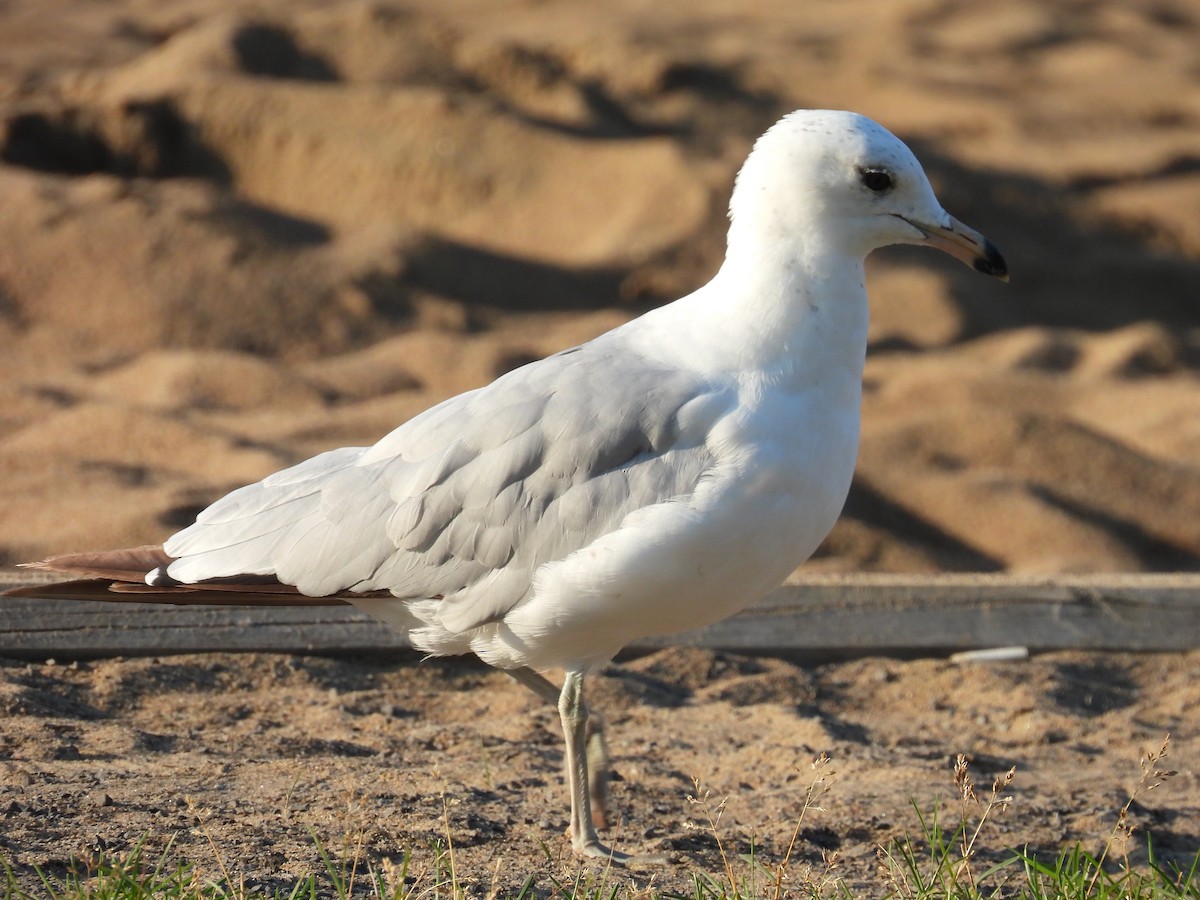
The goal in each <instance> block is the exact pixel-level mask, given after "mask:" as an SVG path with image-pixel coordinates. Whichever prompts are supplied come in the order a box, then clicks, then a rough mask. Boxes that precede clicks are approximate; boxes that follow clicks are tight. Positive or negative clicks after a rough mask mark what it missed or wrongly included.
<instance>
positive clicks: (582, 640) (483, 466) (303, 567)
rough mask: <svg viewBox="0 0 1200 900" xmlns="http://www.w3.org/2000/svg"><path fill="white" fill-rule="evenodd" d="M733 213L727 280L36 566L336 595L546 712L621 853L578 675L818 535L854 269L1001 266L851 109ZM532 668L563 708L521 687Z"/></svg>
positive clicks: (771, 571)
mask: <svg viewBox="0 0 1200 900" xmlns="http://www.w3.org/2000/svg"><path fill="white" fill-rule="evenodd" d="M730 219H731V223H730V228H729V242H728V251H727V253H726V257H725V262H724V264H723V265H722V266H721V269H720V271H718V272H717V274H716V276H715V277H714V278H713V279H712V281H710V282H709V283H708V284H706V285H705V286H704V287H702V288H700V289H699V290H697V291H696V292H695V293H693V294H690V295H688V296H687V297H684V298H683V299H681V300H678V301H676V302H674V303H671V304H669V305H667V306H664V307H661V308H659V309H656V310H654V311H652V312H650V313H648V314H646V315H644V316H642V317H640V318H638V319H635V320H633V321H631V322H629V323H627V324H625V325H622V326H621V327H619V328H616V329H614V330H612V331H610V332H608V333H607V334H604V335H602V336H600V337H598V338H596V339H595V340H593V341H590V342H588V343H586V344H583V345H581V346H579V347H574V348H572V349H569V350H565V351H563V352H562V353H558V354H556V355H554V356H551V357H548V358H546V359H543V360H540V361H538V362H534V363H531V364H529V365H527V366H523V367H521V368H519V369H516V370H514V371H512V372H509V373H508V374H506V375H504V376H502V377H501V378H499V379H497V380H496V381H495V382H493V383H492V384H490V385H488V386H487V387H483V388H480V389H478V390H475V391H470V392H468V393H465V394H462V395H460V396H457V397H454V398H452V399H450V400H447V401H445V402H444V403H441V404H439V405H437V406H435V407H433V408H432V409H429V410H427V411H426V412H424V413H423V414H421V415H419V416H417V417H415V418H413V419H412V420H410V421H408V422H406V423H405V424H403V425H401V426H400V427H399V428H397V429H396V430H395V431H393V432H392V433H391V434H389V435H387V436H386V437H384V438H383V439H382V440H381V441H380V442H379V443H377V444H375V445H374V446H373V447H353V448H344V449H340V450H333V451H331V452H328V453H323V454H321V455H319V456H316V457H314V458H313V459H310V460H308V461H307V462H303V463H300V464H299V465H296V466H294V467H292V468H289V469H286V470H284V471H282V472H279V473H277V474H275V475H272V476H270V477H268V478H266V479H264V480H263V481H261V482H259V483H257V484H252V485H249V486H247V487H244V488H241V489H240V490H237V491H234V492H233V493H231V494H229V495H228V496H226V497H224V498H223V499H221V500H218V501H217V502H216V503H214V504H213V505H212V506H210V507H209V508H208V509H206V510H205V511H204V512H202V513H201V514H200V515H199V517H198V518H197V520H196V522H195V524H193V525H191V526H189V527H188V528H185V529H184V530H183V531H181V532H179V533H178V534H176V535H175V536H174V537H172V538H170V539H169V540H167V541H166V543H165V544H164V545H163V548H162V550H161V551H160V550H158V549H157V548H153V549H152V550H151V551H149V552H148V553H146V552H143V553H142V555H141V556H139V555H138V554H137V552H134V553H133V555H132V556H130V555H129V552H128V551H126V555H125V556H124V557H122V556H119V554H120V553H122V551H114V552H113V555H109V556H105V555H104V554H79V555H76V556H66V557H56V558H54V559H51V560H47V561H46V562H45V563H43V564H42V565H43V566H44V567H47V568H52V569H57V570H62V571H72V572H75V573H76V574H80V575H89V576H91V575H98V576H101V577H106V578H110V579H116V580H117V581H121V580H123V578H124V576H125V575H126V574H128V573H129V572H132V573H133V577H135V578H136V577H140V576H141V575H145V583H146V585H149V587H148V588H147V587H143V588H142V592H143V593H144V594H145V595H146V599H150V597H149V596H148V595H149V594H151V593H155V592H165V593H168V594H171V593H172V592H181V591H184V590H186V589H187V586H188V585H195V584H197V583H199V584H201V585H202V587H203V588H204V589H205V590H204V591H201V593H208V592H211V591H214V590H217V591H221V592H231V593H233V594H234V595H238V594H242V595H243V596H245V597H247V598H249V599H254V598H255V596H261V593H260V594H257V595H256V594H255V593H254V592H270V591H272V590H274V589H275V587H277V586H280V585H282V586H294V588H295V589H296V590H298V592H299V593H300V594H303V595H308V596H312V597H329V596H338V597H343V598H347V599H349V600H350V602H352V603H354V604H355V605H356V606H358V607H361V608H362V609H364V610H366V611H367V612H368V613H370V614H372V615H374V616H377V617H379V618H380V619H383V620H384V621H385V622H387V623H389V624H390V625H391V626H393V627H394V628H397V629H399V630H400V631H402V632H404V633H405V634H407V635H408V638H409V640H410V641H411V642H412V644H413V645H414V646H415V647H417V648H419V649H421V650H424V651H426V652H428V653H431V654H435V655H443V654H458V653H467V652H472V653H475V654H476V655H477V656H479V657H480V658H481V659H483V660H484V661H485V662H487V663H490V664H491V665H493V666H496V667H499V668H501V669H504V670H506V671H509V672H510V673H511V674H513V675H514V677H516V678H518V680H520V681H522V682H523V683H525V684H527V685H529V686H530V687H532V688H533V689H534V690H536V691H538V693H540V694H542V695H543V696H547V697H549V698H551V699H554V700H556V702H557V704H558V708H559V711H560V714H561V717H562V724H563V729H564V733H565V736H566V770H567V778H568V782H569V787H570V794H571V819H570V822H571V834H572V841H573V845H574V849H575V850H576V851H577V852H578V853H580V854H583V855H586V856H592V857H602V858H606V859H613V860H615V861H618V862H628V861H632V860H636V858H633V857H628V856H626V855H625V854H622V853H617V852H615V851H613V850H611V849H609V848H608V847H606V846H605V845H603V844H602V843H601V842H600V839H599V837H598V834H597V831H596V828H595V825H594V824H593V813H594V810H593V808H592V805H593V800H594V799H597V798H598V797H599V796H600V793H601V792H600V791H598V790H597V785H595V784H594V782H596V781H597V780H598V779H599V778H600V777H601V774H602V773H601V771H599V769H600V767H601V765H602V764H598V763H597V762H596V758H595V757H594V758H593V765H592V766H591V767H589V764H588V752H587V751H588V742H589V735H591V736H592V738H593V739H594V737H595V734H594V732H589V731H588V726H587V715H588V713H587V708H586V706H585V705H584V701H583V680H584V677H585V675H586V674H587V673H588V672H591V671H594V670H595V669H596V668H597V667H599V666H601V665H603V664H604V663H606V662H607V661H609V660H610V659H612V657H613V656H614V655H615V654H616V653H617V652H618V651H619V650H620V649H621V648H622V647H623V646H625V645H626V644H627V643H629V642H630V641H632V640H635V639H637V638H642V637H647V636H650V635H664V634H671V633H674V632H679V631H684V630H688V629H693V628H699V627H702V626H704V625H707V624H709V623H711V622H715V621H717V620H719V619H722V618H724V617H726V616H729V615H731V614H733V613H735V612H737V611H738V610H741V609H743V608H744V607H746V606H748V605H749V604H751V603H753V602H754V601H755V600H757V599H759V598H760V597H762V596H763V595H765V594H766V593H767V592H769V591H770V590H772V589H774V588H775V587H776V586H778V585H779V584H780V583H781V582H782V581H783V580H784V578H786V577H787V575H788V574H789V573H790V572H791V571H792V570H793V569H795V568H796V567H797V566H798V565H800V564H801V563H803V562H804V561H805V560H806V559H807V558H808V557H809V556H810V555H811V554H812V553H813V551H814V550H816V548H817V545H818V544H819V543H820V542H821V541H822V540H823V539H824V538H825V536H826V535H827V534H828V533H829V531H830V529H831V528H832V527H833V524H834V522H835V520H836V519H837V517H838V515H839V514H840V512H841V509H842V505H843V503H844V502H845V499H846V495H847V493H848V491H849V488H850V480H851V476H852V473H853V471H854V464H855V458H856V455H857V450H858V439H859V407H860V400H861V393H862V371H863V361H864V357H865V354H866V346H867V294H866V289H865V287H864V271H863V266H864V260H865V258H866V257H867V255H868V254H869V253H870V252H871V251H872V250H874V249H876V248H878V247H882V246H884V245H887V244H901V243H904V244H928V245H930V246H934V247H937V248H939V249H942V250H945V251H947V252H948V253H950V254H952V255H953V256H955V257H957V258H959V259H961V260H963V261H964V262H966V263H967V264H968V265H971V266H973V267H974V268H976V269H978V270H979V271H981V272H984V273H986V274H989V275H994V276H997V277H1000V278H1006V275H1007V269H1006V265H1005V262H1004V260H1003V258H1002V257H1001V256H1000V254H999V252H998V251H997V250H996V248H995V247H994V246H993V245H992V244H991V243H990V242H988V241H987V240H986V239H984V238H983V237H982V236H981V235H979V234H978V233H976V232H975V231H972V230H971V229H969V228H967V227H966V226H964V225H963V224H962V223H960V222H958V221H957V220H956V219H954V218H953V217H951V216H950V215H949V214H948V213H946V212H945V210H943V209H942V207H941V205H940V204H939V203H938V201H937V198H936V197H935V196H934V193H933V190H932V188H931V187H930V185H929V182H928V180H927V179H926V176H925V173H924V172H923V171H922V169H921V166H920V164H919V163H918V162H917V160H916V158H915V157H914V156H913V154H912V153H911V151H910V150H909V149H908V148H907V147H906V146H905V145H904V144H903V143H902V142H901V141H899V140H898V139H897V138H896V137H894V136H893V135H892V134H891V133H889V132H888V131H887V130H886V129H884V128H883V127H882V126H880V125H878V124H876V123H875V122H873V121H871V120H870V119H867V118H865V117H863V116H860V115H856V114H854V113H849V112H836V111H824V110H802V111H799V112H795V113H792V114H791V115H788V116H786V117H785V118H783V119H782V120H781V121H779V122H778V123H777V124H776V125H775V126H774V127H772V128H771V129H770V130H769V131H768V132H767V133H766V134H764V135H763V136H762V137H761V138H760V139H759V140H758V142H757V143H756V144H755V146H754V150H753V152H752V153H751V154H750V156H749V158H748V159H747V160H746V163H745V165H744V166H743V167H742V169H741V171H740V173H739V174H738V177H737V183H736V187H735V189H734V192H733V198H732V201H731V203H730ZM164 553H165V555H164ZM130 560H133V562H132V563H131V562H130ZM138 560H148V561H146V562H144V563H142V564H141V565H142V568H141V569H140V571H138V565H139V563H138ZM160 563H161V564H160ZM147 569H150V571H149V573H148V574H145V573H146V570H147ZM273 586H274V587H273ZM115 589H118V590H119V589H121V586H120V585H117V586H116V587H115ZM125 589H126V590H130V589H133V588H129V587H128V586H125ZM43 590H48V589H43ZM550 668H562V669H563V670H564V671H565V679H564V684H563V686H562V689H561V691H559V690H558V689H557V688H555V687H553V686H552V685H551V684H550V682H548V681H546V680H545V679H544V678H543V677H542V676H540V675H538V674H537V672H538V671H541V670H545V669H550ZM590 768H591V769H592V771H589V769H590ZM590 782H593V783H592V784H591V785H590V788H589V783H590ZM597 802H599V801H598V800H597ZM597 818H602V816H599V815H598V816H597Z"/></svg>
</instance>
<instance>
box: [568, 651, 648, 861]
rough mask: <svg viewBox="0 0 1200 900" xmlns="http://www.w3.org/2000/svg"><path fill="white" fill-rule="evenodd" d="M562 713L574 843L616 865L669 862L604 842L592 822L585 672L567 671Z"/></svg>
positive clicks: (587, 853)
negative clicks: (622, 849) (617, 848)
mask: <svg viewBox="0 0 1200 900" xmlns="http://www.w3.org/2000/svg"><path fill="white" fill-rule="evenodd" d="M558 714H559V716H560V717H561V718H562V725H563V735H564V736H565V737H566V740H567V782H568V786H569V788H570V791H571V846H572V847H573V848H574V850H575V852H576V853H578V854H580V855H581V856H590V857H593V858H596V859H604V860H608V861H609V862H611V863H612V864H614V865H638V864H651V863H653V864H657V863H664V862H666V858H665V857H662V856H630V855H629V854H628V853H620V852H618V851H616V850H613V849H611V848H609V847H606V846H604V845H603V844H602V843H600V836H599V835H598V834H596V826H595V825H594V824H593V823H592V810H591V796H590V794H589V792H588V759H587V718H588V710H587V705H586V704H585V703H584V702H583V673H582V672H570V671H568V672H567V673H566V677H565V678H564V679H563V687H562V693H561V694H559V697H558Z"/></svg>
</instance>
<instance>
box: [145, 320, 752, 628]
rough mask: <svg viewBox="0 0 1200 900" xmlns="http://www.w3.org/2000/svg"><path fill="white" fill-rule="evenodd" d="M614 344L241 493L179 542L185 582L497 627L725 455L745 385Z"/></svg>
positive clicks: (570, 355) (546, 365)
mask: <svg viewBox="0 0 1200 900" xmlns="http://www.w3.org/2000/svg"><path fill="white" fill-rule="evenodd" d="M607 337H608V336H605V338H607ZM605 338H601V339H598V340H596V341H592V342H590V343H588V344H584V345H583V346H581V347H576V348H574V349H572V350H568V351H565V352H563V353H560V354H557V355H555V356H552V357H548V358H547V359H544V360H540V361H539V362H535V363H531V364H530V365H528V366H524V367H522V368H520V369H517V370H514V371H512V372H510V373H508V374H507V375H505V376H503V377H501V378H500V379H498V380H497V381H495V382H493V383H492V384H491V385H489V386H487V387H485V388H481V389H479V390H477V391H472V392H470V393H466V394H462V395H460V396H458V397H454V398H452V399H450V400H448V401H446V402H444V403H442V404H440V405H438V406H435V407H433V408H431V409H429V410H427V411H426V412H424V413H422V414H421V415H419V416H417V417H415V418H413V419H411V420H410V421H408V422H407V423H405V424H404V425H402V426H400V427H399V428H397V429H396V430H395V431H393V432H392V433H391V434H389V435H387V436H386V437H385V438H383V440H381V441H380V442H379V443H378V444H376V445H375V446H373V447H369V448H361V447H352V448H344V449H341V450H334V451H331V452H328V453H324V454H321V455H320V456H316V457H314V458H312V459H310V460H308V461H306V462H303V463H300V464H299V465H297V466H294V467H292V468H290V469H285V470H284V471H282V472H279V473H276V474H275V475H272V476H270V477H269V478H267V479H265V480H264V481H261V482H259V483H257V484H253V485H249V486H247V487H244V488H242V489H240V490H237V491H234V492H233V493H231V494H229V495H228V496H227V497H225V498H224V499H222V500H219V501H217V502H216V503H214V504H213V505H212V506H211V507H209V508H208V509H206V510H205V511H204V512H203V513H201V514H200V516H199V517H198V518H197V521H196V523H195V524H194V525H192V526H190V527H189V528H187V529H185V530H183V531H181V532H180V533H179V534H177V535H175V536H174V537H173V538H171V539H170V540H169V541H167V543H166V544H165V549H166V552H167V553H168V554H170V555H171V556H172V557H176V558H177V559H176V560H175V562H173V563H172V564H171V565H170V567H169V569H168V574H169V576H170V578H172V579H175V580H178V581H180V582H185V583H186V582H195V581H204V580H207V579H211V578H228V577H232V576H249V575H257V576H274V577H276V578H278V579H279V580H280V581H282V582H284V583H285V584H293V585H296V586H297V587H298V588H299V590H300V591H301V592H302V593H305V594H309V595H312V596H323V595H326V594H332V593H335V592H337V591H342V590H351V591H373V590H380V589H384V590H388V591H390V592H391V593H392V594H393V595H395V596H397V597H403V598H441V599H442V602H443V608H442V609H441V611H440V614H439V619H440V621H441V622H442V624H443V625H444V626H445V627H447V628H450V629H451V630H456V631H461V630H465V629H467V628H470V627H473V626H475V625H479V624H482V623H484V622H487V621H492V620H495V619H496V618H498V617H500V616H502V615H503V614H504V613H505V612H506V611H507V610H509V609H511V608H512V606H513V605H514V604H516V603H517V602H518V601H519V600H520V599H521V598H522V597H523V596H524V595H525V594H526V593H527V592H528V590H529V588H530V584H531V582H532V579H533V574H534V572H535V571H536V570H537V568H538V567H539V566H540V565H542V564H543V563H546V562H549V561H552V560H557V559H562V558H563V557H565V556H567V555H568V554H570V553H571V552H573V551H575V550H577V549H579V548H581V547H584V546H586V545H587V544H589V543H590V542H592V541H594V540H595V539H596V538H598V537H600V536H601V535H604V534H606V533H608V532H610V531H612V530H613V529H615V528H617V527H618V526H619V525H620V523H621V521H622V519H623V518H624V517H625V516H626V515H628V514H629V513H630V512H632V511H633V510H635V509H639V508H641V507H644V506H649V505H652V504H656V503H660V502H663V501H667V500H671V499H675V498H685V497H687V496H689V495H690V494H691V493H692V491H693V490H694V489H695V487H696V485H697V483H698V482H699V481H700V479H701V476H702V475H703V474H704V472H705V471H706V470H707V469H708V468H709V467H710V466H711V464H712V454H711V452H710V450H709V448H708V447H707V445H706V443H705V439H706V437H707V435H708V432H709V428H710V427H711V424H712V422H713V421H715V420H716V419H717V418H719V417H720V416H721V415H723V414H724V413H725V412H728V411H729V409H731V408H732V404H733V402H734V398H733V397H731V396H730V392H729V390H728V389H722V388H718V387H715V386H714V385H713V384H711V383H709V382H707V381H706V380H704V379H703V378H702V377H701V376H698V375H696V374H694V373H684V372H680V371H678V370H672V369H667V368H663V367H661V366H656V365H652V364H650V363H647V362H646V361H645V360H644V359H642V358H641V357H638V356H634V355H632V354H631V353H630V352H629V351H628V350H627V349H625V348H624V347H623V346H622V345H621V344H620V343H619V342H616V341H612V340H605Z"/></svg>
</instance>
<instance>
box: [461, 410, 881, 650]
mask: <svg viewBox="0 0 1200 900" xmlns="http://www.w3.org/2000/svg"><path fill="white" fill-rule="evenodd" d="M802 415H803V416H805V418H804V421H806V422H807V424H808V425H809V426H810V427H811V426H814V425H817V426H820V425H823V426H824V427H816V428H811V430H809V431H807V433H806V435H802V436H800V437H797V436H796V433H795V431H794V430H789V429H787V428H786V427H784V425H783V424H781V423H770V430H771V431H772V432H778V433H779V437H776V435H775V434H773V433H772V434H769V435H755V436H754V440H753V441H747V442H745V443H744V444H742V447H741V448H737V449H735V451H734V452H732V453H730V454H729V457H728V459H727V460H726V462H725V463H723V464H722V465H720V466H718V467H717V469H716V470H714V472H713V474H712V477H711V479H706V480H705V481H704V482H702V484H701V487H700V488H699V489H698V490H697V492H696V493H695V494H694V495H693V496H692V497H690V498H687V499H681V500H677V501H672V502H668V503H662V504H658V505H656V506H652V507H648V508H646V509H642V510H639V511H637V512H635V513H633V514H632V515H630V516H629V517H628V518H627V519H626V520H625V522H624V523H623V524H622V526H621V527H620V528H619V529H617V530H616V531H614V532H612V533H610V534H608V535H605V536H604V537H602V538H601V539H599V540H597V541H595V542H594V543H592V544H591V545H589V546H588V547H585V548H583V549H581V550H579V551H576V552H575V553H573V554H571V555H570V556H569V557H567V558H566V559H563V560H560V561H557V562H554V563H550V564H547V565H545V566H543V567H542V568H541V569H540V570H539V571H538V573H537V575H536V577H535V580H534V590H533V591H532V592H531V595H530V597H529V598H528V599H527V600H526V601H524V602H522V603H521V604H519V605H518V606H517V607H516V608H515V609H513V610H512V611H511V612H510V613H508V614H507V615H506V616H505V617H504V621H503V622H502V623H499V624H498V626H497V627H496V629H495V631H494V633H491V634H486V635H485V634H481V635H479V636H478V638H477V639H475V640H473V641H472V643H471V649H472V650H474V651H475V652H476V653H477V654H479V655H480V656H481V657H482V658H483V659H485V660H486V661H488V662H491V663H493V664H495V665H500V666H515V665H527V666H531V667H534V668H551V667H560V666H561V667H567V668H587V667H592V666H596V665H600V664H603V663H604V662H607V661H608V660H609V659H611V658H612V656H613V655H614V654H615V653H616V652H617V651H618V650H620V649H621V648H622V647H623V646H625V645H626V644H627V643H629V642H630V641H632V640H635V639H637V638H640V637H648V636H652V635H662V634H671V633H675V632H680V631H687V630H691V629H694V628H700V627H703V626H705V625H708V624H711V623H712V622H715V621H718V620H720V619H723V618H725V617H726V616H729V615H732V614H733V613H735V612H737V611H739V610H741V609H744V608H745V607H746V606H748V605H750V604H751V603H753V602H755V601H756V600H758V599H760V598H761V597H762V596H764V595H765V594H767V593H769V592H770V591H771V590H773V589H774V588H776V587H777V586H778V585H779V584H780V583H781V582H782V581H783V580H784V579H785V578H786V577H787V576H788V575H789V574H790V573H791V572H792V571H793V570H794V569H795V568H796V567H797V566H798V565H800V564H801V563H803V562H804V561H805V560H806V559H808V557H809V556H811V555H812V553H813V551H815V550H816V548H817V546H818V545H819V544H820V542H821V541H822V540H824V538H825V537H826V535H828V533H829V531H830V529H832V527H833V525H834V522H835V521H836V520H837V517H838V515H839V514H840V513H841V509H842V506H843V504H844V503H845V499H846V494H847V492H848V491H849V487H850V479H851V476H852V474H853V470H854V462H855V457H856V454H857V446H858V416H857V409H855V410H854V415H852V416H835V415H830V416H819V415H814V414H813V410H808V411H806V412H804V413H803V414H802ZM489 630H490V629H489Z"/></svg>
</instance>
